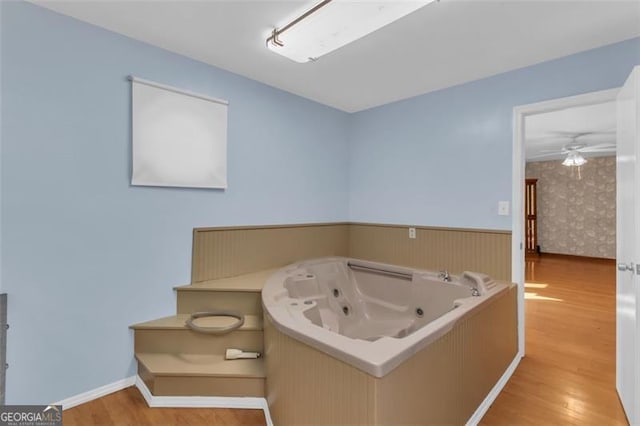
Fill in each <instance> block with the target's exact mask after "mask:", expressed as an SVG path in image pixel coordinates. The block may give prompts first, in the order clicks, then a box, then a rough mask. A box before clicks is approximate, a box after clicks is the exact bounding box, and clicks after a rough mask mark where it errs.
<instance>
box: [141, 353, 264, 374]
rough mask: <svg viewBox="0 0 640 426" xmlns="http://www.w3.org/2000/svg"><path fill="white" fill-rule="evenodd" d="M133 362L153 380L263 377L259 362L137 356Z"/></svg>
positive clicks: (211, 357)
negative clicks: (150, 375)
mask: <svg viewBox="0 0 640 426" xmlns="http://www.w3.org/2000/svg"><path fill="white" fill-rule="evenodd" d="M136 359H137V360H138V362H141V363H142V364H144V366H145V368H146V369H147V370H148V371H149V372H150V373H151V374H153V375H154V376H204V377H241V378H242V377H253V378H264V377H265V375H264V360H263V359H262V358H258V359H236V360H231V361H227V360H225V359H224V355H217V354H214V355H210V354H209V355H205V354H162V353H137V354H136Z"/></svg>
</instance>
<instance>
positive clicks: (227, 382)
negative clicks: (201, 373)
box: [153, 376, 264, 398]
mask: <svg viewBox="0 0 640 426" xmlns="http://www.w3.org/2000/svg"><path fill="white" fill-rule="evenodd" d="M153 395H155V396H193V395H198V396H233V397H257V398H262V397H264V379H262V378H255V377H214V378H210V377H186V376H185V377H170V376H162V377H156V379H155V383H154V388H153Z"/></svg>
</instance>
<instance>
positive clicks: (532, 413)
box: [480, 255, 628, 425]
mask: <svg viewBox="0 0 640 426" xmlns="http://www.w3.org/2000/svg"><path fill="white" fill-rule="evenodd" d="M526 275H527V279H526V283H527V284H526V285H525V288H526V291H525V292H526V293H527V298H526V301H525V305H526V307H525V316H526V318H525V327H526V332H525V333H526V334H525V339H526V356H525V358H524V359H522V361H521V363H520V365H519V366H518V368H517V370H516V371H515V373H514V374H513V376H512V377H511V379H510V380H509V382H508V383H507V385H506V386H505V388H504V389H503V391H502V392H501V393H500V395H499V396H498V398H497V399H496V401H495V402H494V403H493V405H492V406H491V408H490V409H489V411H488V412H487V414H486V415H485V416H484V418H483V419H482V421H481V422H480V424H481V425H564V424H576V425H627V424H628V423H627V420H626V418H625V416H624V412H623V411H622V406H621V405H620V401H619V400H618V396H617V393H616V389H615V373H616V371H615V326H616V323H615V320H616V317H615V309H616V307H615V304H616V299H615V297H616V294H615V292H616V281H615V280H616V272H615V264H614V263H613V262H610V261H603V262H594V261H592V260H590V259H581V258H570V257H566V258H564V257H554V256H544V255H542V256H541V257H539V258H536V259H527V261H526Z"/></svg>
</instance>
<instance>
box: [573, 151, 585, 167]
mask: <svg viewBox="0 0 640 426" xmlns="http://www.w3.org/2000/svg"><path fill="white" fill-rule="evenodd" d="M573 162H574V163H575V165H576V166H582V165H583V164H585V163H586V162H587V159H586V158H584V157H583V156H582V155H580V154H576V157H575V158H574V159H573Z"/></svg>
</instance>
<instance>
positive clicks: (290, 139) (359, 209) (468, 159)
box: [0, 0, 640, 403]
mask: <svg viewBox="0 0 640 426" xmlns="http://www.w3.org/2000/svg"><path fill="white" fill-rule="evenodd" d="M0 5H1V8H2V13H1V39H2V47H1V55H0V61H1V63H2V69H1V76H0V82H1V87H0V89H1V90H0V96H1V104H0V108H1V111H0V117H1V120H2V121H1V123H2V127H1V132H0V138H1V146H0V149H1V161H0V185H1V195H2V197H1V199H0V201H1V202H2V205H1V208H0V215H1V218H0V230H1V231H2V234H1V245H0V249H1V250H2V254H1V258H0V266H1V268H0V271H1V272H0V280H1V282H2V284H3V289H4V291H7V292H8V293H9V300H10V306H9V321H10V322H11V329H10V332H9V345H8V348H9V353H8V356H9V363H10V364H11V367H10V369H9V370H8V400H7V401H8V402H9V403H45V402H51V401H55V400H60V399H63V398H66V397H68V396H72V395H75V394H78V393H80V392H84V391H87V390H90V389H93V388H96V387H98V386H102V385H104V384H107V383H111V382H113V381H116V380H119V379H121V378H124V377H127V376H130V375H132V374H134V373H135V364H134V361H133V357H132V354H133V347H132V335H131V333H130V332H129V331H128V330H127V327H128V326H129V325H130V324H132V323H135V322H138V321H142V320H147V319H151V318H156V317H160V316H164V315H168V314H171V313H172V312H173V311H174V309H175V306H174V295H173V292H172V291H171V287H172V286H173V285H176V284H181V283H186V282H188V280H189V269H190V253H191V229H192V228H193V227H197V226H216V225H235V224H266V223H269V224H271V223H295V222H330V221H343V220H346V219H351V220H355V221H371V222H388V223H414V224H423V225H434V226H438V225H440V226H455V227H477V228H498V229H509V228H510V226H511V219H510V218H509V217H498V216H497V215H496V209H497V201H498V200H509V199H510V197H511V111H512V108H513V106H515V105H520V104H526V103H531V102H535V101H539V100H544V99H551V98H557V97H563V96H569V95H574V94H578V93H584V92H589V91H594V90H600V89H607V88H611V87H616V86H619V85H621V84H622V82H623V81H624V78H625V77H626V75H627V74H628V73H629V71H630V70H631V67H632V66H633V65H634V64H638V63H640V39H636V40H633V41H629V42H624V43H620V44H617V45H613V46H609V47H605V48H601V49H596V50H593V51H589V52H585V53H581V54H578V55H574V56H571V57H567V58H563V59H560V60H556V61H552V62H548V63H545V64H541V65H537V66H534V67H529V68H526V69H522V70H518V71H514V72H510V73H506V74H502V75H498V76H496V77H492V78H488V79H484V80H481V81H477V82H472V83H469V84H465V85H461V86H458V87H454V88H451V89H446V90H442V91H439V92H435V93H431V94H428V95H424V96H420V97H416V98H413V99H410V100H406V101H403V102H398V103H394V104H391V105H387V106H384V107H380V108H376V109H373V110H369V111H365V112H362V113H358V114H353V115H348V114H345V113H342V112H339V111H336V110H333V109H331V108H327V107H324V106H321V105H318V104H316V103H313V102H310V101H307V100H304V99H302V98H299V97H296V96H293V95H290V94H287V93H285V92H282V91H278V90H276V89H273V88H270V87H268V86H265V85H262V84H259V83H256V82H254V81H251V80H248V79H245V78H242V77H239V76H236V75H233V74H230V73H228V72H225V71H222V70H219V69H216V68H213V67H210V66H208V65H205V64H202V63H199V62H196V61H192V60H189V59H186V58H184V57H181V56H179V55H175V54H171V53H168V52H166V51H163V50H161V49H157V48H154V47H151V46H148V45H145V44H143V43H139V42H136V41H133V40H131V39H128V38H126V37H123V36H119V35H116V34H113V33H110V32H108V31H105V30H101V29H99V28H96V27H93V26H90V25H88V24H84V23H81V22H78V21H76V20H73V19H71V18H68V17H64V16H61V15H57V14H55V13H53V12H50V11H47V10H45V9H42V8H39V7H37V6H34V5H31V4H28V3H20V2H5V1H2V0H0ZM129 74H134V75H138V76H140V77H143V78H148V79H152V80H157V81H160V82H163V83H166V84H170V85H174V86H178V87H183V88H185V89H189V90H192V91H195V92H201V93H205V94H208V95H211V96H214V97H219V98H226V99H229V100H230V102H231V105H230V109H229V189H228V190H227V191H224V192H222V191H211V190H189V189H167V188H132V187H130V186H129V177H130V107H129V100H130V87H129V83H128V82H127V81H126V76H127V75H129ZM449 159H451V160H454V159H455V160H456V161H455V162H453V161H452V162H447V160H449ZM454 163H455V164H454ZM347 206H348V208H347Z"/></svg>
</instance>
